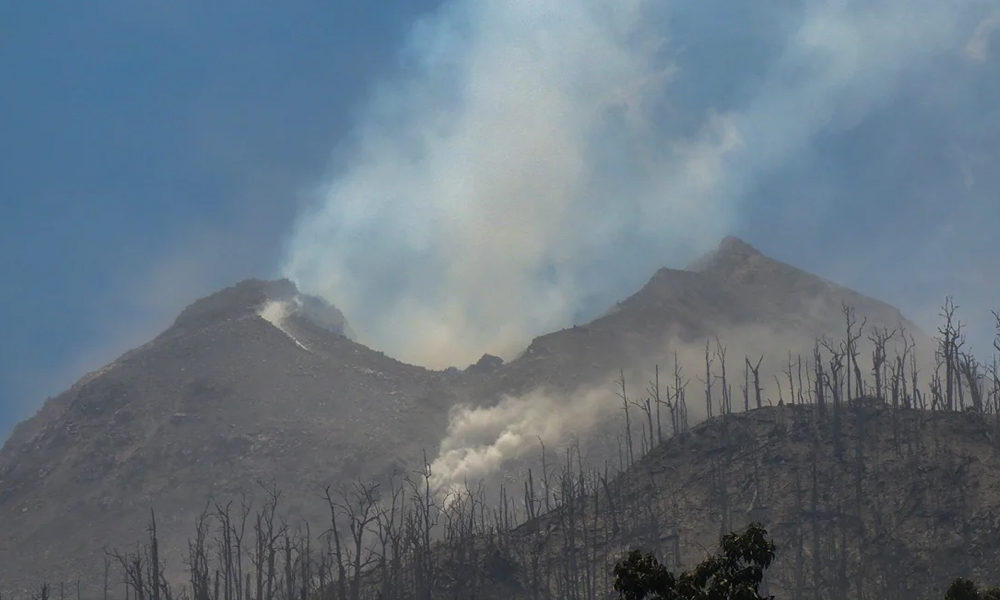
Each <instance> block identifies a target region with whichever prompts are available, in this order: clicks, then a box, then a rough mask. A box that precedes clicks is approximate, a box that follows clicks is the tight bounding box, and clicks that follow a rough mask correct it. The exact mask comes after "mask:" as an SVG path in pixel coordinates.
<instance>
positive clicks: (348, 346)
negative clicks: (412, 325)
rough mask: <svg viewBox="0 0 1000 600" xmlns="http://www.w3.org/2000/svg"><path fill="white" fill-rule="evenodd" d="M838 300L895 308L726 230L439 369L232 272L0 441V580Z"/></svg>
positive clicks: (341, 474) (834, 313) (181, 542)
mask: <svg viewBox="0 0 1000 600" xmlns="http://www.w3.org/2000/svg"><path fill="white" fill-rule="evenodd" d="M842 303H847V304H851V305H853V306H854V307H855V308H856V310H857V312H858V315H859V320H860V318H861V317H868V319H869V326H872V325H883V326H886V327H890V328H892V327H896V326H897V325H898V324H899V323H900V322H901V321H902V320H903V319H902V316H901V315H900V314H899V312H898V311H897V310H895V309H893V308H892V307H889V306H887V305H885V304H883V303H881V302H878V301H876V300H873V299H870V298H866V297H864V296H861V295H860V294H857V293H855V292H853V291H851V290H848V289H846V288H842V287H839V286H836V285H834V284H832V283H830V282H826V281H824V280H822V279H820V278H818V277H815V276H813V275H810V274H808V273H805V272H803V271H800V270H798V269H795V268H793V267H791V266H789V265H786V264H784V263H781V262H778V261H775V260H773V259H770V258H767V257H765V256H763V255H761V254H760V253H759V252H757V251H756V250H754V249H753V248H752V247H750V246H748V245H746V244H745V243H743V242H741V241H739V240H736V239H735V238H727V239H726V240H724V241H723V243H722V244H721V245H720V247H719V248H718V250H717V251H716V252H714V253H712V254H711V255H709V256H707V257H705V258H704V259H703V260H701V261H698V262H697V263H696V264H694V265H692V266H691V267H689V268H688V269H687V270H672V269H661V270H660V271H658V272H657V273H656V274H655V275H654V276H653V277H652V279H651V280H650V282H649V283H648V284H647V285H646V286H644V287H643V288H642V289H641V290H639V291H638V292H637V293H635V294H634V295H632V296H631V297H629V298H627V299H625V300H624V301H622V302H620V303H619V304H618V305H617V306H615V307H614V308H613V309H612V310H611V311H609V312H608V313H607V314H606V315H604V316H602V317H600V318H598V319H595V320H594V321H592V322H590V323H587V324H584V325H581V326H578V327H573V328H571V329H566V330H563V331H558V332H554V333H551V334H548V335H544V336H541V337H539V338H537V339H535V340H534V341H533V342H532V343H531V344H530V346H529V347H528V348H527V349H526V350H525V351H524V352H523V353H522V355H521V356H519V357H518V358H517V359H515V360H513V361H511V362H510V363H507V364H501V361H498V360H497V359H495V358H493V357H484V359H483V360H481V361H480V362H479V363H477V364H476V365H474V366H473V367H470V368H468V369H466V370H464V371H457V370H447V371H443V372H433V371H428V370H426V369H423V368H420V367H415V366H411V365H406V364H403V363H400V362H398V361H396V360H393V359H392V358H390V357H387V356H385V355H384V354H382V353H379V352H376V351H374V350H371V349H369V348H366V347H364V346H362V345H360V344H357V343H355V342H353V341H352V340H351V339H350V337H351V333H350V330H349V327H348V325H347V322H346V320H345V319H344V318H343V315H340V313H339V312H338V311H336V309H334V308H333V307H330V306H328V305H325V304H324V303H322V302H321V301H318V300H316V299H311V298H303V297H301V296H300V295H299V294H298V293H297V291H296V290H295V289H294V286H293V285H292V284H290V283H289V282H287V281H279V282H262V281H255V280H252V281H245V282H242V283H240V284H238V285H236V286H234V287H232V288H228V289H226V290H223V291H220V292H218V293H216V294H213V295H212V296H209V297H207V298H204V299H201V300H199V301H197V302H195V303H194V304H193V305H192V306H190V307H189V308H188V309H186V310H185V311H184V312H183V313H182V314H181V315H180V316H179V317H178V319H177V321H176V322H175V323H174V324H173V326H171V327H170V328H169V329H167V330H166V331H165V332H163V333H162V334H161V335H159V336H158V337H157V338H155V339H154V340H152V341H150V342H149V343H147V344H145V345H144V346H142V347H140V348H136V349H134V350H132V351H130V352H128V353H126V354H125V355H124V356H122V357H121V358H120V359H118V360H116V361H115V362H113V363H111V364H110V365H108V366H106V367H104V368H103V369H101V370H99V371H97V372H95V373H91V374H89V375H87V376H86V377H84V378H83V379H81V380H80V381H79V382H78V383H77V384H76V385H74V386H73V387H72V388H70V389H69V390H67V391H66V392H64V393H63V394H60V395H59V396H57V397H55V398H52V399H50V400H48V401H47V402H46V403H45V405H44V406H43V407H42V408H41V409H40V411H39V412H38V414H37V415H36V416H35V417H33V418H32V419H29V420H27V421H25V422H24V423H21V424H20V425H19V426H18V427H17V428H16V429H15V431H14V432H13V434H12V435H11V437H10V439H9V440H8V441H7V442H6V444H5V445H4V447H3V450H2V451H0V523H2V527H0V574H2V575H0V579H2V580H0V588H20V589H24V586H28V585H33V584H34V583H35V582H36V581H37V580H38V579H39V578H41V577H45V578H48V579H50V580H59V579H62V580H65V581H74V580H75V579H77V578H83V579H84V580H85V581H89V582H91V583H92V582H93V581H94V578H95V577H98V576H99V573H100V568H99V565H100V564H101V556H100V553H99V550H100V548H102V547H112V546H123V545H128V544H130V543H131V542H132V541H133V540H134V539H135V532H137V531H142V530H143V528H144V524H145V520H146V518H147V516H148V510H149V507H150V506H152V507H154V508H155V509H156V511H157V514H158V515H159V517H158V520H159V522H160V533H161V539H162V544H163V546H164V548H167V549H173V550H174V551H177V552H175V553H178V552H179V549H181V548H184V547H185V545H186V539H187V536H189V535H190V526H191V523H193V520H194V518H195V516H196V515H197V514H199V512H200V511H201V510H202V509H203V508H204V506H205V503H206V501H207V500H208V499H209V498H210V497H215V498H220V499H226V498H230V497H233V496H235V495H238V494H239V493H240V492H241V491H243V490H247V489H255V485H256V483H255V482H256V481H258V480H262V481H265V482H269V483H271V482H273V483H274V484H276V485H277V486H278V487H279V488H281V489H282V490H283V492H284V494H283V497H284V498H286V499H287V502H286V507H288V508H290V510H291V512H292V514H298V515H301V516H305V517H308V518H309V519H310V521H312V522H317V523H319V522H323V520H324V518H325V515H323V514H321V513H322V511H319V510H318V509H319V508H320V507H321V505H320V503H317V502H316V501H315V499H316V496H317V493H318V491H319V490H320V488H321V486H322V485H324V484H342V483H345V482H349V481H350V480H352V479H354V478H357V477H364V478H368V479H379V478H380V477H383V476H384V475H385V474H387V473H389V472H391V471H393V470H398V469H401V468H407V469H412V468H414V465H419V464H421V461H422V451H424V450H426V451H427V452H428V453H429V454H430V455H431V457H433V456H434V454H435V452H436V450H437V447H438V444H439V443H440V440H441V439H442V436H443V435H444V434H445V431H446V428H447V425H448V412H449V409H451V408H452V407H453V406H454V405H455V404H456V403H458V402H467V403H471V404H473V405H479V406H486V405H490V404H491V403H495V402H496V401H497V400H498V399H499V398H500V397H502V396H504V395H510V394H519V393H523V392H525V391H528V390H531V389H534V388H538V387H539V386H544V387H550V388H561V389H564V390H573V389H576V388H579V387H581V386H587V385H591V386H594V385H597V386H600V385H608V384H609V383H610V380H611V378H612V377H613V374H614V373H615V372H616V371H617V369H618V368H620V367H625V368H629V367H633V366H634V367H635V368H636V369H639V370H642V369H647V368H648V367H649V366H650V364H651V363H652V362H654V361H660V360H661V359H664V358H665V357H666V356H668V355H669V354H670V352H671V351H672V350H675V349H677V348H678V347H682V346H684V347H687V345H691V347H698V348H700V347H703V344H704V340H705V339H706V338H707V337H712V336H722V337H724V338H725V337H726V336H727V335H728V336H730V337H732V338H737V342H738V343H744V344H763V345H766V346H768V348H767V349H766V352H767V353H768V354H769V355H771V356H772V357H774V358H775V363H776V364H777V361H778V360H780V359H781V358H782V357H784V356H785V353H786V352H787V350H789V349H790V348H789V347H788V343H789V342H790V341H794V342H795V343H801V345H802V346H803V348H807V347H808V346H809V345H811V343H812V340H813V338H814V337H815V336H816V335H824V334H825V335H831V336H839V335H841V331H842V328H843V315H841V314H840V306H841V304H842ZM909 328H910V329H911V330H912V331H914V332H916V333H917V334H918V335H919V332H917V331H916V328H915V327H913V326H912V325H910V326H909ZM765 334H766V335H770V336H772V337H771V338H767V337H766V335H765ZM741 336H742V342H740V338H741ZM727 339H728V338H727ZM921 339H922V340H923V339H924V338H921ZM737 355H738V354H737ZM736 360H737V362H738V364H741V363H742V357H740V358H737V359H736ZM585 433H586V432H585ZM258 489H259V488H258Z"/></svg>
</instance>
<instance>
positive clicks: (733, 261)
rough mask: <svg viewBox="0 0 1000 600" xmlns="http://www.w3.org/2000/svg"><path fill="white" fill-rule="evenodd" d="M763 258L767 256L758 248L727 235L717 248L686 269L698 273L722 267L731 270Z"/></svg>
mask: <svg viewBox="0 0 1000 600" xmlns="http://www.w3.org/2000/svg"><path fill="white" fill-rule="evenodd" d="M762 258H765V257H764V255H763V254H761V252H760V250H757V249H756V248H754V247H753V246H751V245H750V244H748V243H747V242H745V241H743V240H741V239H740V238H738V237H736V236H733V235H727V236H726V237H724V238H722V241H721V242H719V246H718V247H717V248H716V249H715V250H712V251H711V252H709V253H708V254H705V255H704V256H702V257H700V258H698V259H695V260H694V261H693V262H692V263H691V264H689V265H688V266H687V268H686V269H685V270H686V271H694V272H697V273H703V272H706V271H716V270H719V269H720V268H723V269H725V270H729V269H732V268H734V267H736V266H737V265H742V264H746V263H748V262H752V261H754V260H759V259H762Z"/></svg>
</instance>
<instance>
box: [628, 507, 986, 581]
mask: <svg viewBox="0 0 1000 600" xmlns="http://www.w3.org/2000/svg"><path fill="white" fill-rule="evenodd" d="M773 560H774V543H773V542H772V541H771V540H770V539H769V538H768V536H767V530H766V529H764V528H763V527H762V526H761V525H759V524H757V523H754V524H751V525H750V526H749V527H747V529H746V531H744V532H743V533H742V534H737V533H730V534H728V535H726V536H725V537H723V539H722V547H721V551H720V552H719V553H718V554H715V555H713V556H710V557H708V558H707V559H706V560H705V561H704V562H702V563H701V564H700V565H698V566H697V567H695V568H694V569H693V570H691V571H686V572H684V573H681V574H680V575H679V576H674V574H673V573H671V572H670V570H669V569H667V567H665V566H663V565H661V564H660V563H659V561H657V560H656V557H654V556H653V555H652V554H643V553H642V552H640V551H638V550H633V551H632V552H630V553H629V554H628V556H627V557H625V559H623V560H621V561H619V562H618V563H617V564H616V565H615V570H614V575H615V591H616V592H618V594H619V597H620V598H622V600H772V599H773V598H774V597H773V596H761V595H760V592H759V588H760V584H761V582H762V581H763V580H764V571H765V570H766V569H767V568H768V567H769V566H770V565H771V561H773ZM990 600H992V598H991V599H990Z"/></svg>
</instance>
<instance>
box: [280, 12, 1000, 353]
mask: <svg viewBox="0 0 1000 600" xmlns="http://www.w3.org/2000/svg"><path fill="white" fill-rule="evenodd" d="M990 6H991V5H990V3H988V2H979V1H976V0H969V1H965V2H958V3H949V4H948V5H943V4H941V3H936V2H917V3H913V2H901V1H897V0H882V1H879V2H867V3H864V7H865V10H860V8H861V3H858V2H846V1H845V2H834V3H822V4H807V5H805V6H804V7H800V9H799V10H791V9H789V10H786V11H785V12H783V13H781V14H782V16H783V17H784V18H785V20H784V22H783V25H782V27H781V34H782V35H781V38H780V39H781V47H780V50H779V51H778V52H776V53H775V54H774V56H773V57H772V58H771V59H770V60H769V61H768V62H767V64H766V66H765V70H764V71H763V73H762V74H761V76H760V77H759V78H758V79H757V80H756V81H754V82H753V86H752V89H753V91H752V92H751V93H749V94H748V95H747V96H746V98H744V99H742V101H741V102H739V103H737V104H734V105H733V106H730V107H723V108H725V109H724V110H717V109H716V108H715V107H713V106H707V107H702V109H703V110H705V109H707V111H705V112H702V113H701V114H698V115H696V116H697V119H698V122H699V123H700V125H698V127H696V128H691V127H686V128H682V126H681V125H679V124H678V123H675V122H674V121H673V120H672V117H673V116H674V115H671V113H670V110H669V109H666V110H665V109H664V106H669V105H670V104H671V102H673V101H674V99H673V97H672V95H671V90H672V89H673V86H672V80H673V79H676V78H678V77H690V78H695V77H698V76H699V74H698V73H693V74H684V73H682V72H677V71H676V68H677V65H676V63H675V61H674V58H675V56H676V54H677V52H678V49H677V48H674V47H672V46H671V43H670V40H669V39H667V38H666V37H664V36H663V34H662V32H663V31H666V30H667V29H666V28H665V27H664V24H665V23H666V24H669V23H670V17H671V15H670V13H669V11H668V10H666V7H665V6H664V5H662V4H661V3H657V2H652V1H645V0H628V1H626V2H623V3H618V4H617V5H616V8H615V9H609V8H607V5H606V4H605V3H602V2H599V1H597V0H588V1H584V2H580V3H574V4H569V5H567V4H558V3H548V2H528V1H524V2H486V3H473V2H464V1H461V0H456V1H452V2H448V3H446V4H444V5H443V6H442V7H441V8H440V9H439V10H438V11H437V12H436V13H434V14H433V15H431V16H429V17H427V18H425V19H423V20H421V21H420V22H419V23H418V24H417V25H416V26H415V27H414V28H413V29H412V30H411V32H410V37H409V43H408V45H407V46H406V51H405V52H404V62H405V64H406V66H407V67H408V68H409V70H408V71H407V74H406V75H397V76H390V77H387V78H386V79H384V80H383V81H382V83H381V85H380V86H379V87H378V89H377V90H376V91H375V93H374V94H373V95H372V98H371V101H370V102H369V103H368V104H367V105H366V106H365V107H364V109H363V110H362V111H361V113H360V118H359V120H358V122H357V125H356V131H355V135H354V137H353V138H352V139H351V141H350V142H349V143H348V144H346V145H345V146H343V147H342V148H341V153H340V160H339V161H338V163H337V167H336V170H335V171H334V173H333V175H332V177H331V180H330V182H329V183H328V185H327V186H326V187H325V189H324V191H323V194H322V196H323V197H322V199H320V200H319V201H318V202H317V203H316V204H315V205H314V206H313V207H312V208H311V209H310V210H308V211H307V212H306V213H305V214H304V215H302V216H301V217H300V219H299V221H298V224H297V226H296V229H295V233H294V234H293V236H292V237H291V241H290V243H289V245H288V254H287V256H288V258H287V261H286V266H285V269H284V272H285V274H286V275H287V276H289V277H290V278H292V279H293V280H294V281H295V282H296V283H297V284H298V285H299V286H300V287H301V288H303V289H304V290H306V291H308V292H310V293H316V294H319V295H322V296H324V297H326V298H327V299H328V300H330V301H332V302H333V303H335V304H337V305H338V306H340V307H342V309H343V310H344V311H345V313H346V314H347V316H348V319H349V320H350V321H351V322H352V323H355V324H356V329H357V330H358V332H359V335H360V336H361V337H360V339H361V340H362V341H365V342H367V343H368V344H370V345H371V346H373V347H377V348H379V349H382V350H385V351H386V352H388V353H390V354H392V355H393V356H396V357H398V358H401V359H403V360H406V361H408V362H412V363H416V364H422V365H427V366H432V367H444V366H448V365H463V364H468V363H469V362H474V361H475V360H476V358H478V357H479V356H480V355H481V354H483V353H484V352H489V353H492V354H498V355H501V356H505V357H507V358H509V357H510V355H511V353H512V352H514V351H516V350H518V349H520V348H522V347H523V346H524V345H525V343H526V342H527V340H529V339H530V338H531V336H532V335H537V334H539V333H542V332H544V331H548V330H551V329H554V328H558V327H564V326H567V325H569V324H571V323H572V322H573V320H574V318H575V317H576V316H577V315H578V314H579V313H580V312H581V311H583V310H585V309H587V308H592V307H588V306H587V302H588V301H589V300H592V299H593V298H601V299H603V300H607V299H608V297H609V293H610V292H611V291H612V288H613V286H612V284H611V283H609V282H608V281H607V279H603V280H602V277H600V275H607V274H609V272H610V271H612V270H614V269H618V268H620V266H619V265H620V264H621V263H622V262H625V261H629V262H630V266H631V267H632V268H633V269H635V268H638V269H639V270H643V269H645V271H646V272H647V273H648V272H652V271H653V270H655V268H656V267H658V266H661V265H662V264H664V263H665V262H667V261H666V260H665V259H667V258H670V257H683V258H691V257H693V256H694V255H696V254H698V253H701V252H703V251H705V250H707V249H708V248H709V247H710V246H712V245H714V243H716V241H717V240H718V238H719V237H721V235H722V234H723V233H725V232H727V231H730V230H732V229H734V228H735V227H737V226H738V225H739V224H740V223H741V222H742V221H744V220H746V215H745V214H743V209H744V206H745V202H746V200H747V195H748V193H749V192H750V191H752V190H753V189H754V188H755V187H756V186H757V185H759V184H760V182H761V181H762V180H764V179H766V177H767V176H769V175H771V174H772V173H774V172H775V171H776V170H778V169H779V168H781V167H783V166H784V165H785V164H786V163H788V162H789V161H794V160H796V159H797V158H798V157H799V155H800V154H801V153H802V152H804V151H806V150H808V149H809V148H810V147H811V146H812V145H813V144H814V142H815V140H816V138H818V137H820V136H823V135H824V134H827V133H829V132H831V131H836V130H838V129H841V128H844V127H850V126H851V125H852V124H853V123H856V122H858V121H860V120H862V119H864V118H865V117H866V115H867V114H868V113H869V112H870V111H873V110H876V109H878V108H880V107H881V106H882V105H884V104H885V103H886V102H889V101H891V100H892V98H893V97H894V94H895V93H896V92H897V88H898V86H899V85H901V84H902V82H903V81H904V80H905V79H906V78H907V77H909V76H911V75H912V74H913V73H914V72H919V71H920V69H921V68H923V67H924V66H925V65H926V64H929V63H931V62H932V61H934V60H937V59H938V57H939V56H941V55H947V54H959V53H964V55H965V57H966V60H973V61H975V60H983V59H982V52H980V51H979V49H981V48H982V46H983V43H984V42H983V39H986V35H987V34H984V33H983V29H984V27H985V25H984V23H988V19H989V18H990V17H989V14H990V13H989V11H988V8H989V7H990ZM984 19H986V20H985V21H984ZM683 116H691V115H690V114H688V115H683ZM376 240H377V241H376ZM595 265H597V266H596V267H595Z"/></svg>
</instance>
